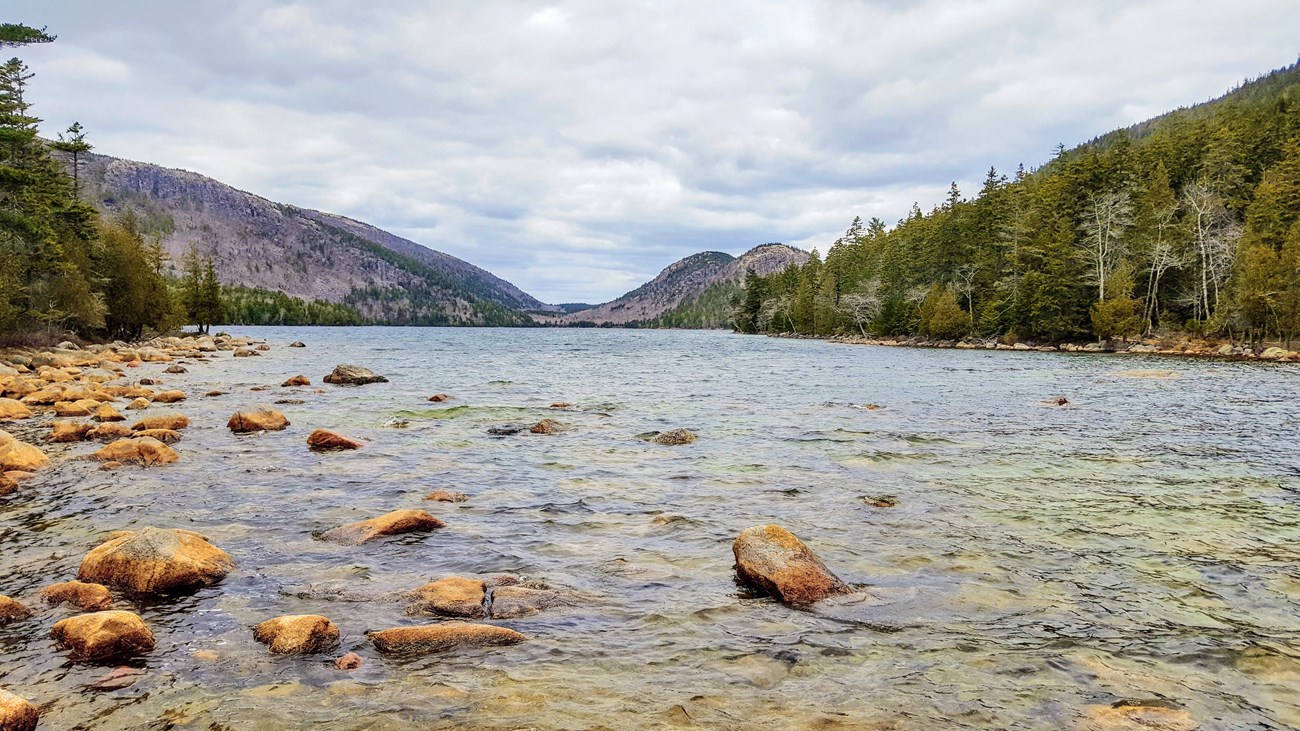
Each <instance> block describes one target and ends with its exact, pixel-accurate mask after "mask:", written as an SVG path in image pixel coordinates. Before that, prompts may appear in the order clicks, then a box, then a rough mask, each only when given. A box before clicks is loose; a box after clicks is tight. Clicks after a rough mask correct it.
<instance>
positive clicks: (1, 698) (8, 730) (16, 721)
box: [0, 688, 41, 731]
mask: <svg viewBox="0 0 1300 731" xmlns="http://www.w3.org/2000/svg"><path fill="white" fill-rule="evenodd" d="M40 718H41V714H40V712H38V711H37V710H36V706H33V705H32V704H31V703H29V702H27V699H26V698H22V697H20V696H16V695H14V694H13V693H10V692H9V691H7V690H5V689H3V688H0V731H36V724H38V723H39V722H40Z"/></svg>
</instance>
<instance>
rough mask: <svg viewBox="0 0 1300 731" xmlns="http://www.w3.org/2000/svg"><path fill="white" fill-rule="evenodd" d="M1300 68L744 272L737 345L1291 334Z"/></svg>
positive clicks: (1297, 272)
mask: <svg viewBox="0 0 1300 731" xmlns="http://www.w3.org/2000/svg"><path fill="white" fill-rule="evenodd" d="M1297 221H1300V66H1294V65H1293V66H1290V67H1287V68H1285V69H1281V70H1279V71H1276V72H1273V73H1271V74H1268V75H1267V76H1264V77H1262V78H1260V79H1257V80H1255V81H1253V82H1249V83H1247V84H1244V85H1243V86H1241V87H1240V88H1238V89H1236V90H1234V91H1233V92H1231V93H1229V94H1228V95H1226V96H1224V97H1222V98H1220V99H1218V100H1215V101H1213V102H1209V103H1206V104H1201V105H1197V106H1195V107H1191V108H1187V109H1181V110H1178V111H1175V112H1172V113H1169V114H1166V115H1163V116H1161V117H1159V118H1156V119H1153V120H1150V121H1148V122H1144V123H1142V124H1138V125H1135V126H1133V127H1130V128H1128V129H1123V130H1118V131H1115V132H1112V133H1110V134H1107V135H1105V136H1103V137H1100V138H1097V139H1095V140H1093V141H1091V142H1089V143H1087V144H1084V145H1081V146H1079V147H1077V148H1075V149H1072V150H1065V149H1061V150H1059V151H1058V154H1057V155H1056V156H1055V157H1054V158H1053V159H1052V160H1051V161H1050V162H1048V163H1047V164H1045V165H1043V166H1042V167H1041V168H1038V169H1036V170H1032V171H1026V170H1023V169H1021V170H1018V171H1016V172H1015V173H1014V174H1012V175H1010V176H1007V175H1003V174H1000V173H999V172H997V171H996V170H992V169H990V170H989V171H988V174H987V176H986V177H985V180H984V183H983V186H982V187H981V189H980V190H979V191H978V193H977V194H976V195H975V196H974V197H966V196H964V195H963V194H962V193H961V191H959V190H958V189H957V186H956V185H955V184H954V185H953V186H952V189H951V191H950V193H949V195H948V197H947V199H946V200H945V201H943V202H942V203H941V204H940V205H938V206H936V207H935V208H934V209H933V210H931V211H930V212H929V213H923V212H922V211H921V209H920V207H919V206H914V207H913V209H912V211H911V212H910V213H909V214H908V215H907V216H906V217H905V218H903V219H902V220H900V221H899V222H898V223H897V225H895V226H894V227H893V228H888V227H887V226H886V225H885V224H884V222H883V221H881V220H880V219H878V218H873V219H871V220H870V221H869V222H867V223H865V224H864V223H862V222H861V220H859V219H855V220H854V222H853V225H852V226H851V227H850V228H849V229H848V231H846V232H845V234H844V236H843V237H842V238H841V239H839V240H837V241H836V242H835V244H834V245H833V246H832V247H831V248H830V250H829V251H828V252H827V254H826V257H825V259H824V260H823V259H822V258H820V257H814V258H812V259H810V260H809V261H808V262H807V263H806V264H805V265H804V266H802V267H798V268H790V269H789V270H787V271H785V272H783V273H779V274H774V275H770V276H766V277H751V278H749V279H748V280H747V288H746V292H745V296H744V301H743V305H742V307H741V308H740V313H739V315H738V323H737V329H739V330H743V331H747V332H798V333H810V334H835V333H846V332H852V333H860V334H864V335H866V334H875V335H921V336H925V337H930V338H934V339H945V340H951V339H958V338H961V337H965V336H980V337H995V336H1001V337H1014V338H1023V339H1035V340H1043V341H1061V340H1066V339H1078V338H1087V337H1097V338H1103V339H1105V338H1114V337H1127V336H1134V335H1139V334H1143V333H1149V332H1153V331H1165V332H1170V331H1178V332H1188V333H1210V334H1221V335H1225V336H1230V337H1242V338H1246V339H1251V340H1257V339H1260V338H1264V337H1279V338H1281V339H1283V340H1287V341H1289V340H1290V339H1291V338H1293V337H1294V335H1295V334H1296V332H1297V331H1298V330H1300V224H1298V223H1297Z"/></svg>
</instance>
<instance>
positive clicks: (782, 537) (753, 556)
mask: <svg viewBox="0 0 1300 731" xmlns="http://www.w3.org/2000/svg"><path fill="white" fill-rule="evenodd" d="M731 550H732V552H733V553H734V554H735V556H736V575H737V576H738V577H739V578H740V580H741V581H742V582H744V583H745V584H748V585H749V586H752V587H754V588H755V589H758V590H760V591H762V592H763V593H765V594H767V595H769V596H772V597H775V598H777V599H780V600H782V601H785V602H789V603H791V604H812V603H813V602H818V601H821V600H822V599H825V598H827V597H831V596H837V595H840V594H847V593H849V592H851V591H852V589H850V588H849V587H848V585H846V584H845V583H844V582H843V581H841V580H840V579H839V577H837V576H836V575H835V574H832V573H831V572H830V570H829V569H827V568H826V565H825V564H823V563H822V562H821V559H819V558H817V555H816V554H814V553H813V552H812V551H811V550H810V549H809V548H808V547H807V546H805V545H804V544H803V542H802V541H800V540H799V539H798V538H796V537H795V535H794V534H793V533H791V532H790V531H788V530H786V529H785V528H782V527H781V526H779V525H759V526H754V527H753V528H746V529H745V530H743V531H741V532H740V535H739V536H738V537H737V538H736V541H735V542H734V543H733V544H732V546H731Z"/></svg>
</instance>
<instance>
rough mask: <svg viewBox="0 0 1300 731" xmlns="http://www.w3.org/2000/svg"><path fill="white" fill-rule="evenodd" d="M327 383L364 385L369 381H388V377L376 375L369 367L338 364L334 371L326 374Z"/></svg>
mask: <svg viewBox="0 0 1300 731" xmlns="http://www.w3.org/2000/svg"><path fill="white" fill-rule="evenodd" d="M325 382H326V383H333V384H347V385H351V386H364V385H366V384H367V383H388V379H387V378H384V377H383V376H380V375H376V374H375V372H374V371H372V370H370V369H369V368H362V367H361V366H354V365H337V366H334V371H333V372H331V373H330V374H329V375H328V376H325Z"/></svg>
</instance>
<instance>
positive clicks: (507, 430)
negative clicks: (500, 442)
mask: <svg viewBox="0 0 1300 731" xmlns="http://www.w3.org/2000/svg"><path fill="white" fill-rule="evenodd" d="M523 430H524V428H523V427H522V426H515V425H514V424H506V425H503V426H490V427H488V430H487V433H488V434H491V435H492V436H494V437H512V436H514V435H516V434H518V433H519V432H521V431H523Z"/></svg>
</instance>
